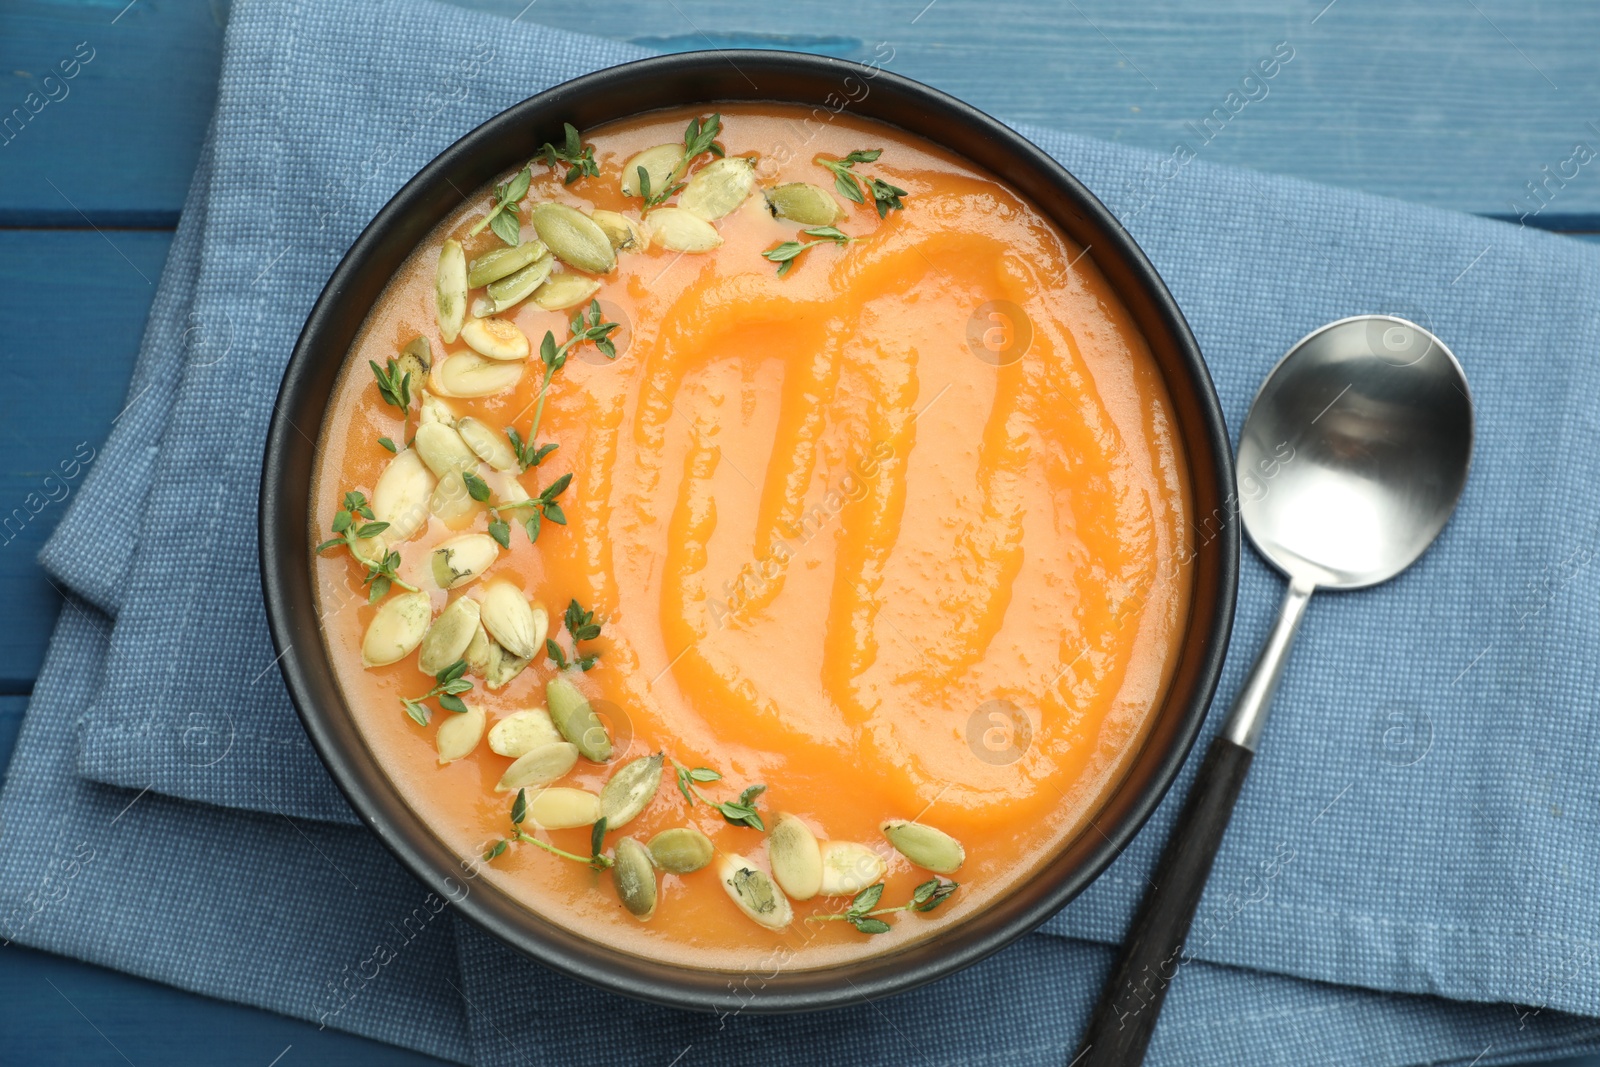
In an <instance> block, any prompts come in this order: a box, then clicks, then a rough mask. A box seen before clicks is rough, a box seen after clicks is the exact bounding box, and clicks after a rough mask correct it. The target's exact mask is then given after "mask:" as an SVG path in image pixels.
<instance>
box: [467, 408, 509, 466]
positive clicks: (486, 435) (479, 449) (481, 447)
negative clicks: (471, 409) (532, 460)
mask: <svg viewBox="0 0 1600 1067" xmlns="http://www.w3.org/2000/svg"><path fill="white" fill-rule="evenodd" d="M456 433H458V434H460V435H461V440H462V441H463V442H464V443H465V444H466V446H467V447H468V448H470V449H472V452H473V455H475V456H477V457H478V458H479V459H481V460H483V461H484V462H485V463H487V464H488V465H489V466H491V467H493V468H494V469H495V470H497V471H515V470H521V469H522V468H521V465H520V464H518V463H517V454H516V453H515V452H513V451H511V445H510V444H509V443H508V442H507V440H506V438H505V435H504V434H498V433H495V432H494V431H493V430H491V429H489V425H488V423H485V422H482V421H480V420H478V419H475V418H473V417H472V416H470V415H468V416H467V417H466V418H464V419H462V420H461V421H460V422H458V423H456Z"/></svg>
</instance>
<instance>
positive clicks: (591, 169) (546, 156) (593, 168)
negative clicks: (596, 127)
mask: <svg viewBox="0 0 1600 1067" xmlns="http://www.w3.org/2000/svg"><path fill="white" fill-rule="evenodd" d="M561 125H562V128H563V130H564V132H565V133H566V140H565V141H563V142H562V144H561V145H560V147H557V146H556V145H553V144H551V143H550V142H549V141H546V142H545V143H544V147H542V148H540V149H539V151H538V152H536V153H534V157H533V158H534V160H535V161H536V162H539V163H543V164H544V165H545V166H547V167H551V168H554V169H560V167H561V165H562V164H566V167H567V174H566V177H564V178H563V179H562V180H561V182H562V184H563V185H571V184H572V183H573V182H575V181H577V180H578V179H579V178H585V177H587V178H596V177H599V175H600V167H599V164H597V163H595V161H594V148H593V147H592V146H585V145H584V143H583V135H582V134H581V133H579V132H578V128H577V127H576V126H574V125H573V124H572V123H570V122H563V123H562V124H561Z"/></svg>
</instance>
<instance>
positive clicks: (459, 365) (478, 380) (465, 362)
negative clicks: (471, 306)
mask: <svg viewBox="0 0 1600 1067" xmlns="http://www.w3.org/2000/svg"><path fill="white" fill-rule="evenodd" d="M525 365H526V361H525V360H509V361H507V360H499V359H485V358H484V357H483V356H480V355H478V353H476V352H458V353H456V354H455V355H453V356H451V357H450V358H449V359H443V360H440V361H439V362H438V363H435V364H434V365H433V373H432V374H430V375H429V376H428V382H429V384H430V385H431V386H432V387H433V390H434V392H437V393H440V394H442V395H444V396H456V397H479V396H494V395H495V394H496V393H504V392H506V391H507V390H509V389H515V388H516V385H517V382H518V381H519V380H521V378H522V369H523V367H524V366H525Z"/></svg>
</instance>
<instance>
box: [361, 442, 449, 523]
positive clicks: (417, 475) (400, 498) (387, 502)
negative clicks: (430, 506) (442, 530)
mask: <svg viewBox="0 0 1600 1067" xmlns="http://www.w3.org/2000/svg"><path fill="white" fill-rule="evenodd" d="M435 482H437V478H434V472H432V470H429V469H427V466H426V464H424V462H422V456H421V454H418V451H416V450H414V448H408V450H405V451H403V453H400V454H398V456H395V458H394V459H390V461H389V464H387V466H386V467H384V472H382V474H381V475H378V485H374V486H373V515H376V517H378V522H381V523H389V530H386V531H384V533H387V534H389V537H390V539H392V541H395V542H400V541H408V539H410V537H411V536H414V534H416V531H418V530H421V528H422V523H426V522H427V498H429V494H430V493H432V491H434V483H435Z"/></svg>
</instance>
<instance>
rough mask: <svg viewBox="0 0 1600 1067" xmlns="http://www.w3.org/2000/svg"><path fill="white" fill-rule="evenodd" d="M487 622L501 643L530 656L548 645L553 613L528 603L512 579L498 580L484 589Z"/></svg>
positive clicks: (519, 654)
mask: <svg viewBox="0 0 1600 1067" xmlns="http://www.w3.org/2000/svg"><path fill="white" fill-rule="evenodd" d="M483 625H484V627H485V628H486V629H488V631H489V635H490V636H491V637H493V638H494V639H495V642H496V643H497V644H499V646H500V647H501V648H503V649H505V650H506V651H507V652H509V653H511V654H512V655H513V656H515V657H517V658H518V659H529V658H531V657H532V656H533V655H534V654H535V653H537V652H538V651H539V650H540V649H542V648H544V639H545V634H547V633H548V632H549V629H550V613H549V612H547V611H545V609H544V607H543V606H542V605H541V606H538V607H535V606H534V605H532V604H529V603H528V598H527V597H525V596H523V595H522V590H521V589H518V588H517V587H516V586H515V585H513V584H511V583H510V582H494V583H491V584H490V586H489V588H488V589H486V590H484V593H483Z"/></svg>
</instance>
